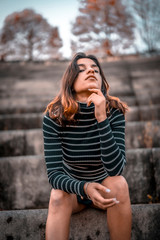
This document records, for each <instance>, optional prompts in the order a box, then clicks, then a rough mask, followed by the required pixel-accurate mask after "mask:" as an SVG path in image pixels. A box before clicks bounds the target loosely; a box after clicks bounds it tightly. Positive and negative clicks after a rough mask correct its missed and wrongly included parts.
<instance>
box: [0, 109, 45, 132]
mask: <svg viewBox="0 0 160 240" xmlns="http://www.w3.org/2000/svg"><path fill="white" fill-rule="evenodd" d="M42 117H43V114H42V113H21V114H6V115H0V130H18V129H34V128H42Z"/></svg>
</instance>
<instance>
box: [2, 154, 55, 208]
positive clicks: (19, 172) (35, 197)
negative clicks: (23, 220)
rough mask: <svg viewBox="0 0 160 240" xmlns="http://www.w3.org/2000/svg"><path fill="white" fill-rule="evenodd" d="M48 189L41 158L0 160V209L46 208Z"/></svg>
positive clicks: (49, 187) (23, 157)
mask: <svg viewBox="0 0 160 240" xmlns="http://www.w3.org/2000/svg"><path fill="white" fill-rule="evenodd" d="M50 189H51V186H50V184H49V182H48V178H47V173H46V166H45V162H44V158H43V156H27V157H25V156H22V157H12V158H11V157H10V158H1V159H0V192H1V198H0V209H3V210H4V209H25V208H42V207H47V206H48V201H49V194H50Z"/></svg>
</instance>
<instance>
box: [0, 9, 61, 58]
mask: <svg viewBox="0 0 160 240" xmlns="http://www.w3.org/2000/svg"><path fill="white" fill-rule="evenodd" d="M60 47H62V41H61V38H60V36H59V32H58V28H57V27H52V26H51V25H49V23H48V22H47V21H46V19H44V18H43V17H42V16H41V15H40V14H37V13H36V12H35V11H34V10H32V9H25V10H23V11H21V12H14V13H12V14H11V15H9V16H8V17H7V18H6V19H5V21H4V25H3V28H2V30H1V34H0V58H1V60H5V59H6V58H7V57H10V58H11V57H13V58H14V59H20V60H22V59H23V60H35V59H40V58H45V57H47V58H55V57H57V56H58V54H59V53H58V50H59V48H60Z"/></svg>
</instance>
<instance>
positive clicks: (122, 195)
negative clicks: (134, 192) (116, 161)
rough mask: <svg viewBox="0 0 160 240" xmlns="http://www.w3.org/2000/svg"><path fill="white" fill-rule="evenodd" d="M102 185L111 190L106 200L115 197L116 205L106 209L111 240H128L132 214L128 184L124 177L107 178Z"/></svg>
mask: <svg viewBox="0 0 160 240" xmlns="http://www.w3.org/2000/svg"><path fill="white" fill-rule="evenodd" d="M102 185H104V186H106V187H107V188H109V189H111V192H110V193H108V194H107V198H112V197H115V198H116V199H117V200H118V201H120V202H119V203H118V204H116V205H114V206H113V207H110V208H108V209H107V223H108V228H109V232H110V239H111V240H130V239H131V224H132V213H131V203H130V197H129V191H128V184H127V182H126V180H125V179H124V177H122V176H115V177H108V178H106V179H105V180H104V181H103V182H102Z"/></svg>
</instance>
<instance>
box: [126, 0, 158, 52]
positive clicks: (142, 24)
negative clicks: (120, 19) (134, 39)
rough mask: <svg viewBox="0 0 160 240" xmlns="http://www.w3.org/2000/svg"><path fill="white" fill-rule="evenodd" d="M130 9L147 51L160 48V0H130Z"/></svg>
mask: <svg viewBox="0 0 160 240" xmlns="http://www.w3.org/2000/svg"><path fill="white" fill-rule="evenodd" d="M129 2H130V10H131V12H132V13H133V16H134V19H135V24H136V30H137V33H138V34H139V36H140V37H141V40H142V42H143V43H144V44H145V46H146V48H147V52H149V53H153V52H156V51H159V50H160V27H159V26H160V1H159V0H145V1H143V0H134V1H133V0H130V1H129Z"/></svg>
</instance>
